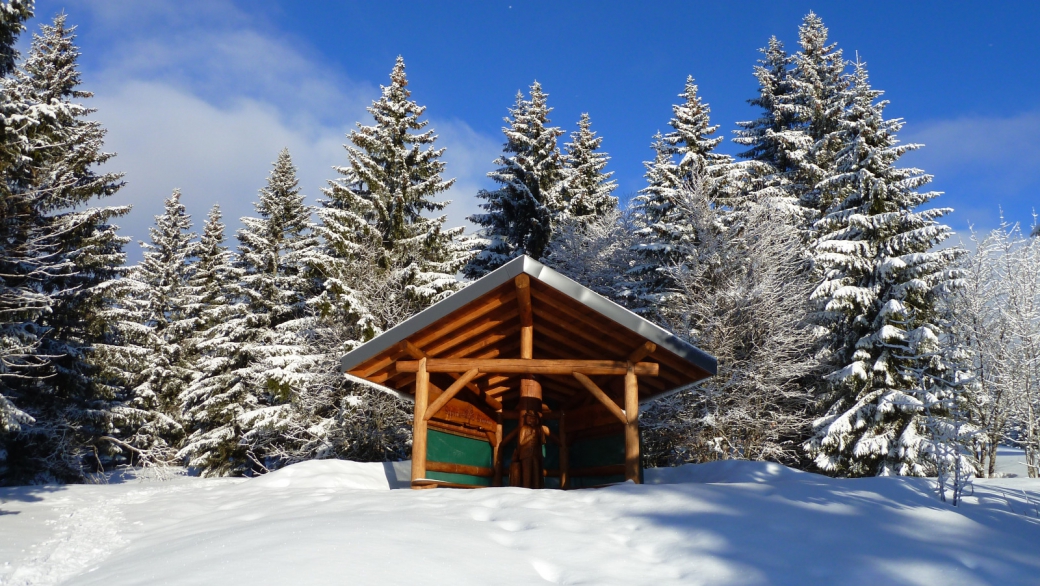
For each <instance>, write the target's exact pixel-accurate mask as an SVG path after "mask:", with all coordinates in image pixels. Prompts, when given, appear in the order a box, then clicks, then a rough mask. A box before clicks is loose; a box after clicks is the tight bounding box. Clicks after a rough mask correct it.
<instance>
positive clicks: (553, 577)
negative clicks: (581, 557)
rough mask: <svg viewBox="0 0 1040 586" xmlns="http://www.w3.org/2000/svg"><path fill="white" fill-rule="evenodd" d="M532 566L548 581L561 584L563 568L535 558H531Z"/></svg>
mask: <svg viewBox="0 0 1040 586" xmlns="http://www.w3.org/2000/svg"><path fill="white" fill-rule="evenodd" d="M531 566H532V567H533V568H534V571H535V572H537V573H538V576H539V577H540V578H541V579H542V580H545V581H546V582H550V583H552V584H559V583H560V578H562V577H563V569H562V568H560V567H559V566H557V565H556V564H554V563H551V562H547V561H545V560H540V559H537V558H535V559H532V560H531Z"/></svg>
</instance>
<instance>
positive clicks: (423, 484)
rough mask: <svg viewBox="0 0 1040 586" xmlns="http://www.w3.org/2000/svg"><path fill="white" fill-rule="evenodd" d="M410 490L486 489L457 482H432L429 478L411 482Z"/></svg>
mask: <svg viewBox="0 0 1040 586" xmlns="http://www.w3.org/2000/svg"><path fill="white" fill-rule="evenodd" d="M412 488H414V489H422V488H487V487H486V486H483V485H480V484H462V483H459V482H448V481H446V480H433V479H431V478H423V479H421V480H413V481H412Z"/></svg>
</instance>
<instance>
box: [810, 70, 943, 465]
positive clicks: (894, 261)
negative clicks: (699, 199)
mask: <svg viewBox="0 0 1040 586" xmlns="http://www.w3.org/2000/svg"><path fill="white" fill-rule="evenodd" d="M847 93H848V98H847V103H848V104H849V107H848V108H847V109H846V110H845V112H844V114H843V115H842V118H841V121H840V122H841V126H840V133H839V134H838V136H839V137H840V144H841V148H839V149H836V151H835V152H836V155H835V157H836V159H835V160H836V163H837V173H836V174H835V175H834V176H833V177H831V178H830V179H827V180H826V182H825V184H824V185H822V186H821V187H822V190H823V191H824V192H826V193H830V194H833V197H832V198H831V199H830V200H829V201H830V202H831V203H830V206H829V207H828V208H826V210H825V212H826V213H825V214H824V215H823V217H822V218H821V219H820V220H819V221H817V223H816V230H817V233H818V234H819V237H818V239H817V240H816V243H815V246H814V257H815V261H816V263H817V265H818V267H819V268H820V270H821V272H822V274H823V276H824V278H823V281H822V282H821V283H820V284H819V285H818V286H817V287H816V289H815V290H814V291H813V293H812V296H811V298H812V300H813V301H814V302H816V303H818V304H819V306H820V309H821V311H823V312H824V317H825V318H826V320H827V322H826V323H827V324H828V326H829V330H830V335H831V336H833V338H832V348H833V349H834V353H835V361H834V362H835V364H837V367H836V370H834V371H832V372H831V374H830V375H829V377H828V378H829V380H830V383H831V385H832V394H831V396H830V397H829V399H827V400H828V401H829V409H828V410H827V414H826V415H825V416H824V417H821V418H820V419H818V420H817V421H816V422H815V423H814V431H815V436H814V437H813V438H812V439H811V440H810V441H808V442H807V443H806V445H805V447H806V449H807V451H808V453H809V454H810V455H811V456H812V457H813V458H814V461H815V463H816V465H817V466H818V467H819V468H820V469H821V470H824V471H827V472H830V473H833V474H843V475H852V476H863V475H879V474H881V475H884V474H913V475H921V474H924V473H926V472H928V471H929V470H928V467H927V465H926V462H925V461H924V459H923V458H921V457H920V455H921V454H922V442H924V441H925V439H926V438H927V430H926V421H925V418H924V415H925V412H924V411H925V407H926V406H927V405H929V404H933V403H935V402H936V401H938V400H939V398H941V397H943V396H945V395H946V394H948V393H954V392H957V388H958V387H956V386H955V385H951V384H949V383H951V382H952V381H954V380H955V377H954V374H955V373H954V372H953V371H952V368H951V367H950V365H948V364H947V363H946V361H945V360H943V356H942V354H941V353H939V352H937V351H936V349H937V347H938V343H939V342H938V341H939V339H940V337H941V336H943V331H942V329H941V326H940V324H939V323H938V322H937V318H938V315H937V311H936V302H937V299H938V297H939V296H941V295H945V294H947V293H948V292H949V291H950V290H951V289H952V288H953V287H954V286H955V285H956V278H955V277H956V273H955V271H952V270H951V263H953V262H954V261H955V260H956V259H957V257H958V256H959V255H960V254H961V253H962V251H961V250H959V249H953V248H950V249H943V250H932V249H933V247H934V246H936V245H937V244H939V243H941V242H942V241H944V240H945V239H946V238H948V237H949V235H950V229H949V228H948V227H947V226H945V225H943V224H941V223H939V221H938V219H939V218H940V217H942V216H944V215H946V214H947V213H949V212H950V210H949V209H946V208H937V209H926V210H921V211H918V209H917V208H919V207H920V206H921V205H923V204H926V203H927V202H929V201H931V200H932V199H934V198H935V197H937V196H938V195H939V194H938V193H937V192H919V191H917V190H918V189H919V188H921V187H922V186H924V185H926V184H927V183H928V182H929V181H931V176H929V175H926V174H924V173H923V172H922V171H921V170H919V169H913V168H899V167H897V166H896V164H897V162H898V160H899V158H900V157H901V156H902V155H903V154H904V153H906V152H908V151H911V150H915V149H917V148H919V146H920V145H914V144H899V142H898V140H897V139H896V132H898V131H899V129H900V128H901V127H902V126H903V122H902V120H899V119H893V120H886V119H884V117H883V112H884V109H885V106H886V105H887V102H886V101H880V102H877V101H876V99H877V98H878V97H879V96H880V95H881V93H882V92H880V91H877V90H874V89H872V88H871V87H870V83H869V80H868V77H867V71H866V68H865V66H864V65H863V64H861V63H859V64H857V66H856V73H855V77H854V83H853V84H852V85H851V87H850V88H849V89H848V92H847ZM922 381H924V382H923V383H922ZM938 415H941V413H936V412H934V411H932V412H931V413H930V416H938Z"/></svg>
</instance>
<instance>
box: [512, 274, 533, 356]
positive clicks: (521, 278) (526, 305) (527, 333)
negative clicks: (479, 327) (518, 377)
mask: <svg viewBox="0 0 1040 586" xmlns="http://www.w3.org/2000/svg"><path fill="white" fill-rule="evenodd" d="M513 282H514V283H515V284H516V304H517V307H518V308H519V309H520V358H524V359H527V360H530V359H531V358H534V318H533V317H532V313H531V277H528V276H527V275H526V274H524V273H521V274H519V275H517V276H516V279H513Z"/></svg>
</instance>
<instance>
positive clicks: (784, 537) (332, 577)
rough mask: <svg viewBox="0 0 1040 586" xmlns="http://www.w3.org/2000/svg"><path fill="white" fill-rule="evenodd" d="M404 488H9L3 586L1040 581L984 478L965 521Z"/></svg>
mask: <svg viewBox="0 0 1040 586" xmlns="http://www.w3.org/2000/svg"><path fill="white" fill-rule="evenodd" d="M1014 456H1015V454H1011V457H1014ZM1008 465H1009V466H1010V463H1009V464H1008ZM1009 473H1013V472H1009ZM406 476H407V463H398V464H396V465H390V464H385V465H383V464H358V463H354V462H343V461H315V462H305V463H302V464H297V465H295V466H290V467H288V468H285V469H283V470H280V471H277V472H274V473H272V474H269V475H267V476H264V477H261V478H257V479H252V480H243V479H198V478H187V477H183V476H181V477H175V478H172V479H169V480H165V481H157V480H155V479H151V480H149V479H141V478H121V479H113V480H112V482H111V483H110V484H106V485H76V486H64V487H20V488H4V489H0V502H2V504H0V584H4V585H10V584H41V585H45V584H59V583H62V584H70V585H87V584H103V585H106V586H117V585H128V584H200V585H201V584H205V585H212V584H251V585H255V584H460V585H468V584H538V583H544V582H548V583H557V584H590V585H591V584H595V585H600V584H626V585H631V584H654V585H665V584H799V585H801V584H870V585H874V584H929V585H931V584H944V585H946V584H949V585H953V584H969V585H975V584H1003V585H1011V584H1038V583H1040V551H1038V549H1037V546H1038V545H1040V481H1037V480H1030V479H1026V478H1004V479H996V480H978V481H976V482H975V488H974V495H973V496H969V497H967V498H965V500H964V502H963V503H962V504H961V506H959V507H956V508H954V507H952V506H950V505H949V504H945V503H941V502H939V500H938V499H937V498H936V496H935V493H934V492H933V490H932V483H931V482H930V481H928V480H923V479H900V478H868V479H859V480H838V479H831V478H826V477H823V476H817V475H814V474H808V473H804V472H798V471H794V470H791V469H789V468H785V467H783V466H779V465H775V464H767V463H756V462H721V463H715V464H703V465H691V466H684V467H682V468H675V469H668V470H648V471H647V481H648V484H647V485H644V486H635V485H631V484H627V485H618V486H614V487H610V488H604V489H599V490H576V491H568V492H561V491H553V490H545V491H530V490H524V489H517V488H496V489H482V490H471V491H466V490H424V491H411V490H388V489H389V488H392V487H398V486H402V485H403V483H402V480H403V479H404V478H405V477H406Z"/></svg>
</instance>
